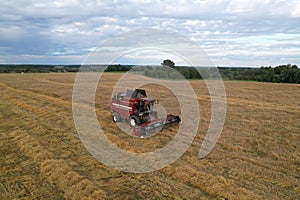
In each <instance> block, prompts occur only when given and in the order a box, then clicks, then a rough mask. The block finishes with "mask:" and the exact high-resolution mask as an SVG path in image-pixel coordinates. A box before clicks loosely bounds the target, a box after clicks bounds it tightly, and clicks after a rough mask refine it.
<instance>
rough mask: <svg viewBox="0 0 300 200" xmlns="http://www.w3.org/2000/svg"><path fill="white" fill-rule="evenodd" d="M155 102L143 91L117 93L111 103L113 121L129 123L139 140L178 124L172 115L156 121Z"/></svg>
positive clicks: (178, 118) (177, 118)
mask: <svg viewBox="0 0 300 200" xmlns="http://www.w3.org/2000/svg"><path fill="white" fill-rule="evenodd" d="M156 102H157V101H156V100H155V99H153V98H149V97H147V94H146V91H145V90H143V89H135V90H127V92H126V93H118V94H117V95H115V96H114V97H113V98H112V101H111V110H112V116H113V121H114V122H120V121H122V120H126V121H129V124H130V126H131V127H133V131H132V134H133V135H134V136H137V137H140V138H145V137H147V136H150V135H152V134H153V133H154V132H155V130H157V129H158V128H160V129H162V128H164V127H166V126H171V125H173V124H178V123H179V122H180V117H179V116H177V115H176V116H175V115H172V114H168V115H167V116H166V118H160V119H158V113H157V111H155V110H154V104H155V103H156Z"/></svg>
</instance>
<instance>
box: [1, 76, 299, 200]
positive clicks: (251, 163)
mask: <svg viewBox="0 0 300 200" xmlns="http://www.w3.org/2000/svg"><path fill="white" fill-rule="evenodd" d="M122 75H123V74H120V73H105V74H103V75H102V79H101V82H100V84H99V87H98V89H97V93H96V113H97V116H98V120H99V123H100V125H101V126H102V127H103V130H104V132H105V134H106V136H107V137H108V138H109V139H110V140H111V141H112V142H114V143H115V144H116V145H117V146H119V147H120V148H122V149H124V150H127V151H131V152H149V151H153V150H155V149H157V148H161V147H163V146H164V145H166V144H167V143H168V142H169V141H170V140H171V139H172V138H173V137H174V135H175V134H176V131H177V129H178V126H177V127H176V126H175V127H171V128H168V129H165V130H163V131H162V132H160V133H159V134H157V135H156V136H153V137H150V138H147V139H139V138H135V137H131V136H129V135H128V134H126V133H124V132H122V131H121V130H120V129H119V128H118V126H117V125H116V124H114V123H113V122H112V119H111V113H110V99H111V96H112V92H113V89H114V86H115V83H116V82H117V81H118V79H119V78H120V77H121V76H122ZM75 77H76V74H72V73H61V74H59V73H53V74H51V73H50V74H1V75H0V110H1V112H0V120H1V123H0V199H122V200H123V199H300V175H299V174H300V100H299V99H300V85H292V84H274V83H257V82H240V81H225V82H224V84H225V89H226V94H227V114H226V122H225V125H224V128H223V132H222V135H221V137H220V138H219V140H218V143H217V144H216V146H215V148H214V149H213V151H212V152H211V153H210V154H209V155H208V156H207V157H206V158H204V159H201V160H200V159H198V151H199V149H200V146H201V144H202V142H203V139H204V137H205V134H206V131H207V129H208V125H209V120H210V114H211V112H210V106H211V103H210V97H209V93H208V91H207V88H206V85H205V82H204V81H201V80H192V81H190V83H191V85H192V86H193V88H194V90H195V91H196V93H197V95H198V96H197V98H198V102H199V108H200V113H201V118H200V126H199V128H198V134H197V136H196V138H195V139H194V141H193V143H192V145H191V147H190V148H189V149H188V151H187V152H186V153H185V154H184V155H183V156H182V157H180V158H179V159H178V160H177V161H176V162H174V163H172V164H171V165H169V166H167V167H165V168H163V169H160V170H158V171H155V172H151V173H144V174H132V173H125V172H120V171H117V170H115V169H111V168H109V167H107V166H105V165H103V164H101V163H100V162H98V161H97V160H96V159H95V158H94V157H93V156H92V155H90V153H89V152H88V151H87V150H86V149H85V147H84V145H83V144H82V142H81V141H80V139H79V137H78V134H77V132H76V128H75V125H74V121H73V116H72V91H73V82H74V80H75ZM87 84H88V83H87ZM144 88H145V89H147V92H148V96H151V97H154V98H157V99H159V100H160V102H161V104H162V105H163V106H164V108H165V109H166V110H167V111H168V112H170V113H174V114H180V108H179V105H178V102H177V101H176V98H175V96H174V94H172V92H171V91H170V90H168V89H166V88H163V87H162V86H159V85H145V86H144ZM157 91H159V92H157ZM169 102H173V103H172V104H170V103H169Z"/></svg>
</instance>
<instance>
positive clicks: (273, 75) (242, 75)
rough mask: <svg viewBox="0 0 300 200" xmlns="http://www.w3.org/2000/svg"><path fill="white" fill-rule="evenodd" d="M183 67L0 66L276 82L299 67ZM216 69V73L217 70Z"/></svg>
mask: <svg viewBox="0 0 300 200" xmlns="http://www.w3.org/2000/svg"><path fill="white" fill-rule="evenodd" d="M217 69H218V70H217V71H216V68H210V67H199V68H195V67H186V66H176V65H175V63H174V62H173V61H171V60H164V61H163V62H162V63H161V65H159V66H135V65H120V64H112V65H108V66H106V65H84V66H81V65H4V64H2V65H0V73H49V72H78V71H87V72H126V71H131V72H133V73H139V74H141V75H145V76H148V77H154V78H163V79H183V78H185V79H203V78H205V79H219V78H220V75H221V77H222V79H224V80H248V81H261V82H276V83H300V69H299V68H298V66H297V65H291V64H286V65H278V66H276V67H271V66H262V67H260V68H242V67H218V68H217ZM216 72H217V73H216Z"/></svg>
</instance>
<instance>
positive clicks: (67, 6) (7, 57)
mask: <svg viewBox="0 0 300 200" xmlns="http://www.w3.org/2000/svg"><path fill="white" fill-rule="evenodd" d="M0 13H1V15H0V36H1V37H0V64H1V63H2V64H5V63H11V64H23V63H26V64H81V63H83V62H84V60H85V59H86V58H87V56H89V55H90V54H91V52H93V51H94V50H95V49H97V48H98V49H99V48H101V44H103V43H105V42H106V41H110V40H113V38H115V37H118V35H120V34H121V35H122V34H123V35H124V34H125V35H126V34H127V35H131V33H132V32H134V31H135V30H151V29H149V28H154V29H159V30H165V31H170V32H174V33H176V34H180V35H182V36H184V37H186V38H188V39H189V40H191V41H192V42H194V43H195V44H196V45H198V46H199V48H201V49H202V50H203V51H205V52H206V53H207V55H208V57H209V58H210V59H211V60H212V62H213V63H214V64H215V65H216V66H233V67H237V66H240V67H260V66H276V65H279V64H288V63H290V64H297V65H298V66H299V65H300V1H299V0H214V1H213V0H210V1H209V0H194V1H192V0H178V1H176V0H174V1H172V0H170V1H169V0H166V1H159V0H156V1H150V0H128V1H119V0H112V1H108V0H107V1H104V0H102V1H100V0H85V1H79V0H61V1H60V0H54V1H45V0H10V1H1V3H0ZM143 33H145V34H146V35H147V32H145V31H144V32H143ZM176 34H175V35H176ZM148 35H149V37H150V36H151V31H150V32H149V34H148ZM136 37H139V36H138V34H137V35H136ZM136 37H128V38H126V40H127V42H129V43H134V42H136V40H139V38H136ZM143 37H144V38H143V39H144V40H145V35H144V36H143ZM146 38H147V37H146ZM119 48H121V46H119ZM102 52H104V54H103V55H107V54H109V52H110V51H107V52H105V48H103V49H102ZM154 54H156V55H154ZM165 56H168V55H164V54H160V53H158V52H155V51H154V52H151V51H149V50H148V51H147V49H146V50H145V51H140V52H136V51H135V52H133V53H131V54H130V55H129V54H128V55H124V56H123V58H122V59H118V62H120V63H121V64H160V63H161V62H162V60H163V59H168V58H167V57H165ZM170 58H171V59H172V58H173V57H172V56H171V57H170ZM174 59H175V60H176V58H174ZM99 62H101V61H99ZM103 62H105V61H103ZM178 62H180V61H178ZM175 63H176V62H175ZM176 64H177V63H176ZM178 64H180V63H178Z"/></svg>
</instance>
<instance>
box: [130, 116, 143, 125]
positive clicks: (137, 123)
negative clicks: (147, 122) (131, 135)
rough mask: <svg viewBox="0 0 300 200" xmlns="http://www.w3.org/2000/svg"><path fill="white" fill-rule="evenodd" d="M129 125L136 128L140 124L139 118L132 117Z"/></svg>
mask: <svg viewBox="0 0 300 200" xmlns="http://www.w3.org/2000/svg"><path fill="white" fill-rule="evenodd" d="M129 123H130V126H132V127H135V126H138V125H140V124H141V120H140V118H139V117H138V116H136V115H132V116H131V117H130V121H129Z"/></svg>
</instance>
